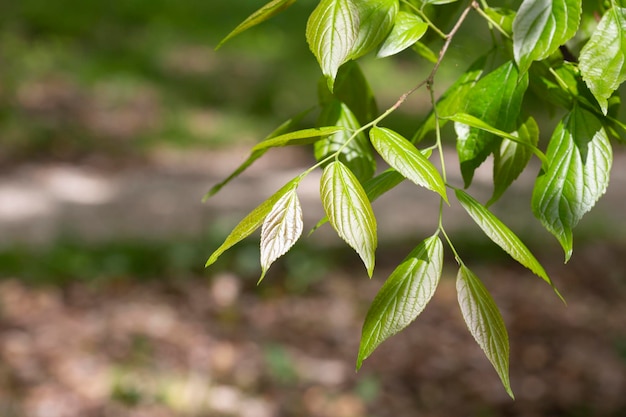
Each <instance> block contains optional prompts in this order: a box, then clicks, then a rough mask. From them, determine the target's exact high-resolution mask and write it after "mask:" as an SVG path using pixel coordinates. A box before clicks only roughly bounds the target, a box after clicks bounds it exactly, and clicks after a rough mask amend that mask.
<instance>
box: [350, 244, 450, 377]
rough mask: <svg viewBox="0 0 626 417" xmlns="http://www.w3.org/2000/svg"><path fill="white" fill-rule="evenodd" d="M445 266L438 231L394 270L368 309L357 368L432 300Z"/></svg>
mask: <svg viewBox="0 0 626 417" xmlns="http://www.w3.org/2000/svg"><path fill="white" fill-rule="evenodd" d="M442 266H443V246H442V244H441V240H440V239H439V237H438V236H437V235H434V236H431V237H429V238H428V239H426V240H424V241H423V242H422V243H420V244H419V245H418V246H417V247H416V248H415V249H413V250H412V251H411V253H410V254H409V255H408V256H407V257H406V258H405V259H404V260H403V261H402V263H400V265H398V267H397V268H396V269H395V270H394V271H393V272H392V273H391V275H390V276H389V278H387V281H385V284H384V285H383V286H382V288H381V289H380V291H379V292H378V294H377V295H376V298H374V301H373V302H372V305H371V306H370V308H369V311H368V312H367V316H366V318H365V322H364V323H363V331H362V334H361V344H360V347H359V356H358V359H357V364H356V368H357V370H358V369H359V368H360V367H361V364H362V363H363V361H364V360H365V359H366V358H367V357H368V356H369V355H370V354H371V353H372V352H373V351H374V350H375V349H376V347H378V345H380V344H381V343H382V342H384V341H385V340H387V339H388V338H390V337H391V336H393V335H394V334H396V333H398V332H399V331H401V330H402V329H404V328H405V327H406V326H408V325H409V324H410V323H411V322H412V321H413V320H415V319H416V318H417V316H418V315H419V314H420V313H421V312H422V311H423V310H424V308H425V307H426V304H428V302H429V301H430V299H431V298H432V296H433V294H434V293H435V289H436V288H437V284H438V283H439V278H440V277H441V270H442Z"/></svg>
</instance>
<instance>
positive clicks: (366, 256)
mask: <svg viewBox="0 0 626 417" xmlns="http://www.w3.org/2000/svg"><path fill="white" fill-rule="evenodd" d="M320 195H321V198H322V205H323V206H324V211H325V212H326V215H327V216H328V220H329V221H330V224H331V225H332V226H333V228H334V229H335V230H336V231H337V234H338V235H339V237H341V238H342V239H343V240H345V241H346V243H348V245H350V247H352V248H353V249H354V250H355V251H356V252H357V253H358V254H359V256H360V257H361V259H362V260H363V263H364V264H365V267H366V269H367V273H368V274H369V276H370V277H371V276H372V273H373V272H374V261H375V251H376V246H377V245H378V237H377V235H376V218H375V217H374V211H373V210H372V206H371V204H370V202H369V200H368V199H367V195H366V194H365V191H363V187H362V186H361V184H360V183H359V180H358V179H357V178H356V177H355V176H354V174H353V173H352V172H351V171H350V170H349V169H348V168H347V167H346V166H345V165H344V164H343V163H341V162H339V161H333V162H331V163H330V164H328V166H327V167H326V168H325V169H324V172H323V173H322V179H321V182H320Z"/></svg>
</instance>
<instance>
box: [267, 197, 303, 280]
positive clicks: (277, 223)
mask: <svg viewBox="0 0 626 417" xmlns="http://www.w3.org/2000/svg"><path fill="white" fill-rule="evenodd" d="M296 190H297V188H296V187H293V188H291V189H290V190H289V191H287V193H286V194H285V195H283V196H282V197H281V198H280V199H279V200H278V201H277V202H276V203H275V204H274V207H272V209H271V210H270V212H269V213H268V214H267V216H266V217H265V220H264V221H263V226H262V227H261V268H262V272H261V278H259V282H261V281H262V280H263V277H265V274H266V273H267V270H268V269H269V267H270V266H271V265H272V263H274V261H275V260H276V259H278V258H280V257H281V256H283V255H284V254H285V253H287V252H288V251H289V249H291V247H292V246H293V245H294V244H295V243H296V241H297V240H298V239H299V238H300V235H302V229H303V224H302V208H301V207H300V200H298V194H297V192H296Z"/></svg>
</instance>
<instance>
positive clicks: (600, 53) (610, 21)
mask: <svg viewBox="0 0 626 417" xmlns="http://www.w3.org/2000/svg"><path fill="white" fill-rule="evenodd" d="M580 72H581V73H582V76H583V79H584V80H585V82H586V83H587V86H589V89H590V90H591V92H592V93H593V95H594V96H595V97H596V100H598V103H599V104H600V107H601V108H602V111H603V112H604V114H607V111H608V98H609V97H611V95H612V94H613V92H614V91H615V90H617V88H618V87H619V86H620V85H621V84H622V83H623V82H624V81H626V9H624V8H620V7H615V8H612V9H611V10H609V11H607V12H606V13H605V14H604V16H603V17H602V20H600V23H599V24H598V27H597V29H596V30H595V32H594V33H593V35H592V36H591V39H589V42H587V43H586V44H585V46H584V47H583V49H582V51H581V52H580Z"/></svg>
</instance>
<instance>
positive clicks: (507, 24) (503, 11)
mask: <svg viewBox="0 0 626 417" xmlns="http://www.w3.org/2000/svg"><path fill="white" fill-rule="evenodd" d="M485 13H486V14H487V16H489V17H490V18H491V19H492V20H493V21H494V22H496V23H497V24H498V26H500V28H501V29H502V30H504V31H505V32H506V33H507V34H508V35H509V36H510V35H511V34H512V33H513V20H514V19H515V14H516V13H515V11H514V10H511V9H507V8H502V7H487V8H485Z"/></svg>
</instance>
